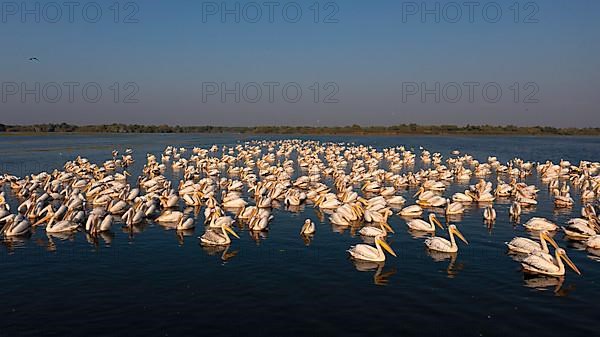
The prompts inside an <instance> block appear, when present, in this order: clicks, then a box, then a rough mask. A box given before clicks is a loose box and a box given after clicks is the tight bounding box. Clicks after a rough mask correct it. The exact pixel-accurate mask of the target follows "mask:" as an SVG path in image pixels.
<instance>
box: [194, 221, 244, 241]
mask: <svg viewBox="0 0 600 337" xmlns="http://www.w3.org/2000/svg"><path fill="white" fill-rule="evenodd" d="M227 232H229V233H231V235H233V236H235V237H236V238H238V239H239V238H240V237H239V236H238V235H237V233H236V232H234V231H233V229H231V227H229V226H228V225H223V226H222V227H221V228H220V229H215V230H208V231H206V233H204V235H202V236H201V237H200V242H202V243H203V244H205V245H211V246H224V245H228V244H230V243H231V239H230V238H229V235H228V234H227Z"/></svg>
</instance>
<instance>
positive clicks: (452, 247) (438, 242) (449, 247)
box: [425, 225, 469, 253]
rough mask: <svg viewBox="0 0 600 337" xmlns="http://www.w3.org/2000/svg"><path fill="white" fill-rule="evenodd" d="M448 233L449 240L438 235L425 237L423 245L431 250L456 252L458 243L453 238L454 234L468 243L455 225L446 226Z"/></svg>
mask: <svg viewBox="0 0 600 337" xmlns="http://www.w3.org/2000/svg"><path fill="white" fill-rule="evenodd" d="M448 234H449V235H450V241H448V240H446V239H444V238H441V237H439V236H436V237H433V238H427V239H426V240H425V246H427V248H429V249H431V250H435V251H438V252H444V253H456V252H458V245H457V244H456V241H455V240H454V234H456V236H458V237H459V238H460V239H461V240H462V241H463V242H464V243H466V244H469V242H468V241H467V240H466V239H465V237H464V236H463V235H462V233H461V232H460V231H459V230H458V228H456V226H455V225H450V226H448Z"/></svg>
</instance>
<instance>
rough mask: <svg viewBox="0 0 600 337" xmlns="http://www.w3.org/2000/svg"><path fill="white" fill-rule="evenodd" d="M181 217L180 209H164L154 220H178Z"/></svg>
mask: <svg viewBox="0 0 600 337" xmlns="http://www.w3.org/2000/svg"><path fill="white" fill-rule="evenodd" d="M182 218H183V213H182V212H180V211H171V210H165V211H164V212H163V213H162V214H161V215H160V216H158V218H156V222H179V220H181V219H182Z"/></svg>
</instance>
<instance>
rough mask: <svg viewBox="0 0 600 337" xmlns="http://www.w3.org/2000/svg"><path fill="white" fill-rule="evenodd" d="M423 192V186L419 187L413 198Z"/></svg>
mask: <svg viewBox="0 0 600 337" xmlns="http://www.w3.org/2000/svg"><path fill="white" fill-rule="evenodd" d="M421 193H423V187H421V188H419V190H418V191H417V193H415V195H413V198H414V197H416V196H418V195H420V194H421Z"/></svg>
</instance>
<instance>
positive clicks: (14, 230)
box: [0, 214, 31, 236]
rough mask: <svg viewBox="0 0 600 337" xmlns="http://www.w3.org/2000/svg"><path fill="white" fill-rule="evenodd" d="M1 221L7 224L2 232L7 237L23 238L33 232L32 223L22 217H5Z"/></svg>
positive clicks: (0, 231)
mask: <svg viewBox="0 0 600 337" xmlns="http://www.w3.org/2000/svg"><path fill="white" fill-rule="evenodd" d="M0 221H2V222H6V224H5V225H4V227H2V229H1V230H0V233H1V234H4V235H5V236H21V235H26V234H28V233H29V232H30V231H31V222H29V220H27V219H26V218H25V217H23V216H22V215H18V216H15V215H13V214H11V215H8V216H7V217H4V218H3V219H1V220H0Z"/></svg>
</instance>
